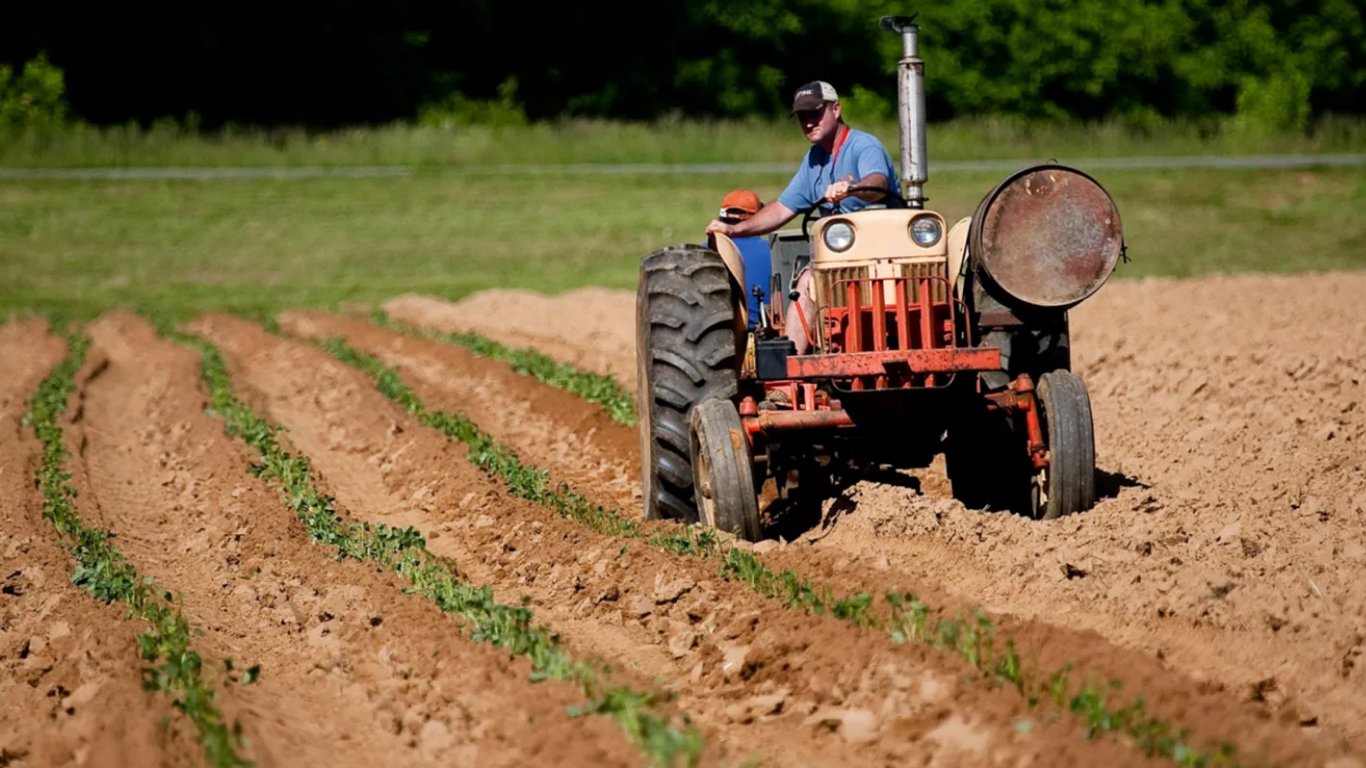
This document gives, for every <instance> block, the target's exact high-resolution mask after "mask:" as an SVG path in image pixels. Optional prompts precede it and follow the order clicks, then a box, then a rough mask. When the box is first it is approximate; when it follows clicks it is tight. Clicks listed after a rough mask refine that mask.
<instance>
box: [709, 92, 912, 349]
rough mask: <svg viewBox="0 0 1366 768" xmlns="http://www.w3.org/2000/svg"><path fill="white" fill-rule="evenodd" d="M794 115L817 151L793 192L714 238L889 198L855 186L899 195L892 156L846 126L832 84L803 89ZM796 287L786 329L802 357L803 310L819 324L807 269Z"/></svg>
mask: <svg viewBox="0 0 1366 768" xmlns="http://www.w3.org/2000/svg"><path fill="white" fill-rule="evenodd" d="M792 115H793V116H794V117H796V118H797V124H798V125H799V126H801V129H802V133H803V134H804V135H805V136H806V139H807V141H810V142H811V149H809V150H807V153H806V157H805V158H804V159H803V160H802V163H801V165H799V166H797V172H796V173H795V174H793V176H792V180H791V181H789V182H788V184H787V189H785V190H783V193H782V194H781V195H779V196H778V199H777V200H775V201H773V202H771V203H769V204H768V205H765V206H763V207H762V208H760V209H759V212H758V213H756V214H754V215H753V216H751V217H749V218H748V219H744V220H743V221H738V222H735V223H731V222H727V221H723V220H722V219H720V218H717V219H716V220H715V221H713V222H712V223H710V224H708V225H707V233H708V234H710V233H712V232H720V233H721V234H723V235H726V236H727V237H730V238H732V239H735V238H743V237H754V236H758V235H766V234H768V233H770V232H773V231H774V230H776V229H778V228H779V227H781V226H783V225H784V224H786V223H787V222H789V221H791V220H792V219H793V217H795V216H796V215H797V214H798V213H799V212H805V211H808V210H811V209H812V208H815V207H816V205H817V204H818V203H820V202H822V201H828V202H829V203H830V204H831V205H832V211H831V212H832V213H833V212H838V213H851V212H853V211H856V210H858V209H860V208H862V207H864V206H865V205H868V204H869V203H875V202H878V201H880V200H881V199H882V198H883V196H884V194H883V193H882V192H880V191H874V190H862V191H858V192H854V193H852V194H851V193H850V192H849V188H850V187H877V188H879V189H886V190H887V191H889V192H892V193H894V194H895V193H898V192H899V190H900V189H901V182H900V181H899V180H898V179H897V176H896V169H895V168H894V167H893V165H892V156H891V155H889V154H887V149H886V148H885V147H883V146H882V142H880V141H878V140H877V137H876V136H873V135H872V134H870V133H865V132H863V131H860V130H858V129H856V128H851V127H849V126H848V125H846V124H845V122H844V117H843V115H842V110H841V108H840V100H839V94H837V93H836V92H835V89H834V87H833V86H831V85H830V84H829V83H827V82H824V81H821V80H816V81H814V82H810V83H807V84H806V85H803V86H802V87H800V88H798V89H797V92H796V94H794V95H793V97H792ZM795 282H796V289H797V292H798V294H799V297H798V299H797V300H796V301H793V302H791V303H790V304H788V308H787V315H786V317H785V318H784V326H785V328H786V332H787V337H788V338H789V339H792V342H793V343H794V344H795V345H796V347H797V354H799V355H802V354H806V352H807V351H808V350H809V349H810V347H811V340H810V339H808V338H807V336H806V330H805V328H804V327H803V325H802V321H801V317H802V315H799V314H798V309H799V308H800V310H801V312H802V313H803V314H804V316H805V317H806V321H807V323H815V321H816V302H815V300H814V299H813V298H812V297H811V275H810V272H809V270H802V273H801V274H800V275H798V276H797V279H796V281H795Z"/></svg>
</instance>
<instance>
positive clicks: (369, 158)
mask: <svg viewBox="0 0 1366 768" xmlns="http://www.w3.org/2000/svg"><path fill="white" fill-rule="evenodd" d="M846 118H847V119H848V120H849V121H850V122H851V123H852V124H853V125H855V126H857V127H859V128H862V129H863V130H866V131H870V132H872V133H873V134H875V135H876V136H878V137H879V138H881V139H882V140H883V142H884V143H885V144H886V145H887V147H888V148H889V149H891V150H892V151H893V152H895V147H896V145H897V127H896V125H895V124H894V123H867V122H864V121H862V120H860V117H859V115H857V114H853V113H847V114H846ZM929 145H930V146H929V152H930V157H931V160H932V161H962V160H991V159H1039V158H1051V157H1059V156H1060V155H1065V156H1067V157H1069V158H1072V159H1074V160H1075V159H1077V158H1087V157H1117V156H1126V157H1127V156H1137V155H1207V154H1218V155H1251V154H1272V153H1291V154H1308V153H1327V152H1362V151H1366V120H1363V119H1359V118H1346V117H1333V116H1328V117H1325V118H1322V119H1320V120H1319V121H1318V122H1316V123H1315V124H1314V125H1313V126H1312V127H1311V129H1310V130H1309V131H1308V132H1306V133H1304V134H1299V133H1287V134H1283V135H1277V136H1263V135H1254V134H1248V133H1246V132H1245V131H1242V130H1240V129H1239V128H1238V126H1237V125H1236V124H1234V123H1231V122H1224V123H1198V124H1197V123H1181V122H1173V123H1164V124H1162V125H1158V126H1151V127H1148V128H1138V127H1134V126H1128V125H1123V124H1119V123H1103V124H1058V123H1029V122H1024V121H1020V120H1012V119H1007V118H979V119H964V120H958V121H954V122H951V123H944V124H933V125H931V126H930V129H929ZM806 147H807V144H806V140H805V139H803V138H802V135H801V133H800V132H799V131H798V130H797V129H796V126H795V125H794V124H793V123H791V122H788V121H777V122H775V121H758V120H752V121H725V122H705V123H704V122H697V121H664V122H657V123H609V122H602V121H591V120H576V121H567V122H561V123H544V124H533V125H528V126H505V127H493V126H448V127H438V126H411V125H392V126H383V127H376V128H357V129H353V130H343V131H331V132H324V133H310V132H305V131H302V130H293V129H277V130H269V131H263V130H247V129H239V130H235V129H228V130H224V131H219V132H216V133H212V134H198V133H192V132H188V131H186V130H184V129H182V128H180V127H178V126H176V125H175V124H174V123H162V124H159V125H156V126H154V127H152V128H151V129H148V130H142V129H139V128H137V127H136V126H132V127H126V128H122V127H114V128H92V127H88V126H74V127H72V128H71V129H69V130H66V131H62V132H58V133H50V132H43V133H6V132H3V131H0V168H81V167H119V166H159V167H167V166H176V167H184V166H258V167H261V166H266V167H282V166H357V165H397V166H438V167H445V166H450V165H500V164H509V163H510V164H521V163H538V164H540V163H548V164H561V163H711V162H727V163H732V162H754V163H763V162H779V163H787V162H793V163H795V162H796V158H798V157H800V156H801V154H802V153H803V152H805V151H806Z"/></svg>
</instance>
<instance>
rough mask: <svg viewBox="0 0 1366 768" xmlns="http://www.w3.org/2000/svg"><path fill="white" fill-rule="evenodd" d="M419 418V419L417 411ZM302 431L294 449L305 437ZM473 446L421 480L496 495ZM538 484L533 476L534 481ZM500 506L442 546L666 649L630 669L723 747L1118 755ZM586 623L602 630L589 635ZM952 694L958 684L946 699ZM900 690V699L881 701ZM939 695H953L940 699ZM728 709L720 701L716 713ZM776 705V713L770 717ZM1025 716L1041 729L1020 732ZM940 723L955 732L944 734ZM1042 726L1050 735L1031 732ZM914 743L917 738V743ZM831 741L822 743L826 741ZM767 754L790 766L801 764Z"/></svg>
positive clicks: (951, 668) (811, 622) (546, 605)
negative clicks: (653, 682)
mask: <svg viewBox="0 0 1366 768" xmlns="http://www.w3.org/2000/svg"><path fill="white" fill-rule="evenodd" d="M260 344H261V343H257V344H254V345H251V346H253V347H255V346H260ZM309 351H310V352H316V351H314V350H309ZM296 354H298V355H302V354H303V351H302V350H300V351H299V352H297V353H296ZM316 365H317V366H318V367H322V364H321V363H317V364H316ZM344 378H345V380H346V381H347V382H348V383H347V385H346V387H347V391H346V392H345V393H344V395H343V396H344V397H345V398H346V399H347V400H348V401H350V402H353V403H358V402H364V401H365V395H364V394H362V393H361V392H356V391H351V390H350V387H351V386H352V384H351V383H350V382H352V381H354V378H353V377H351V376H347V377H344ZM340 386H341V385H340V383H333V384H332V387H331V388H332V389H333V390H334V391H336V390H337V389H338V388H339V387H340ZM370 394H371V395H372V396H373V395H374V394H375V393H373V392H371V393H370ZM377 407H378V406H370V407H367V410H369V409H370V408H377ZM282 410H284V408H282ZM408 410H410V411H418V410H420V409H418V408H414V407H413V406H411V405H410V406H409V407H408ZM326 411H327V409H323V412H326ZM338 420H341V419H340V418H339V419H338ZM409 429H410V428H409V427H406V426H405V427H403V429H402V434H404V435H405V436H407V435H409V434H410V433H409ZM317 431H319V432H326V431H327V430H325V429H323V430H317ZM297 432H298V430H297V429H296V430H294V433H295V435H294V436H295V439H299V437H300V436H299V435H298V434H297ZM419 440H420V441H421V442H423V443H427V444H429V445H430V440H429V439H428V438H425V437H420V436H416V435H414V436H412V437H405V438H404V442H405V446H404V448H403V450H404V451H406V452H409V453H411V452H412V451H413V448H412V447H411V446H412V445H413V444H416V443H417V442H418V441H419ZM409 441H411V442H409ZM460 448H461V446H460V445H456V446H446V445H442V444H437V445H432V446H431V447H430V448H428V449H426V450H429V451H439V452H440V453H442V454H444V455H446V456H450V458H432V459H424V457H425V456H426V451H424V452H423V453H419V454H415V455H414V461H420V464H421V465H428V464H440V465H441V466H440V470H439V471H438V472H434V473H424V475H425V476H426V477H428V478H430V479H428V480H427V482H428V483H433V482H439V481H440V480H439V479H438V478H439V477H442V476H444V477H450V476H452V475H459V476H460V477H461V479H462V481H463V483H462V484H468V485H484V486H485V487H487V482H488V481H487V480H486V479H484V478H481V477H480V476H479V475H478V474H474V475H473V476H470V475H469V473H468V470H462V469H461V467H460V466H452V465H451V464H450V462H451V460H452V459H456V460H459V459H460V458H462V457H461V456H460V455H459V454H460V452H461V451H460ZM452 451H454V452H455V455H453V456H452V455H451V452H452ZM372 463H373V460H372ZM466 477H468V479H465V478H466ZM542 481H543V479H542ZM536 482H537V481H536V480H535V479H534V478H533V480H532V484H533V485H536ZM429 487H430V486H429ZM538 487H539V486H538ZM523 490H526V489H525V488H524V489H523ZM490 492H493V491H487V492H484V493H490ZM501 506H503V507H508V506H511V507H514V508H516V509H515V514H512V515H502V516H495V515H492V514H489V511H488V510H487V509H474V510H468V509H467V510H466V511H465V513H464V516H465V518H466V519H465V521H464V522H463V524H457V525H451V526H448V527H447V528H446V529H443V530H442V531H441V537H440V539H438V540H437V541H436V542H435V545H440V544H441V543H442V542H445V543H446V546H462V545H461V543H460V542H459V541H457V540H456V539H466V540H471V541H472V542H473V545H463V546H472V548H473V550H474V551H476V552H479V551H489V550H492V554H493V561H492V566H493V568H494V569H498V570H502V571H508V570H511V571H512V577H513V578H514V579H520V580H521V581H522V582H523V586H521V588H523V589H525V590H527V591H528V592H529V593H530V594H531V597H532V600H533V604H534V605H536V606H537V608H538V610H541V611H545V612H546V615H548V616H551V617H552V622H553V623H554V625H555V626H556V627H557V629H560V630H561V631H562V632H564V633H565V635H566V636H567V637H568V638H569V639H570V640H571V642H580V643H595V642H596V643H598V644H599V647H608V644H607V642H606V641H604V640H602V639H595V634H596V635H597V636H602V637H609V638H610V637H611V636H613V635H616V636H623V635H624V636H625V637H626V638H628V640H627V641H625V642H622V641H617V642H615V643H613V645H615V646H616V647H617V648H619V649H620V650H619V651H618V653H619V654H628V653H630V647H631V646H632V645H639V646H645V647H648V645H647V644H651V645H654V646H655V647H656V648H658V647H659V646H660V645H663V646H665V648H664V649H661V650H666V651H667V654H668V656H672V657H673V661H672V664H665V665H662V666H661V665H660V663H659V662H660V659H659V657H660V656H663V655H664V654H660V653H656V654H653V655H654V658H653V659H652V658H650V657H648V656H646V655H645V654H642V653H640V652H636V653H634V654H633V655H631V656H628V657H627V658H628V659H629V663H632V664H635V665H637V666H640V667H642V668H647V669H650V670H652V671H653V673H654V674H656V675H657V676H660V677H664V678H666V679H671V680H673V681H674V685H676V686H677V687H678V690H679V692H680V697H681V701H682V702H683V704H684V706H685V707H686V708H687V709H688V711H689V712H691V713H693V714H694V715H696V716H697V717H698V718H699V720H700V721H702V722H703V723H704V724H707V725H712V726H713V727H718V728H721V729H722V730H721V732H720V738H721V739H723V740H729V741H731V742H733V743H748V744H751V745H758V746H756V749H762V748H763V747H764V746H765V745H771V744H772V743H773V741H774V740H775V739H773V738H762V739H761V738H756V736H755V735H746V736H745V737H744V738H740V737H737V736H736V735H734V731H735V730H737V726H744V727H743V728H740V729H739V730H754V731H757V732H759V733H764V732H766V731H767V732H770V733H771V732H774V731H775V729H776V727H777V726H780V725H785V726H786V727H788V728H792V727H793V726H795V727H796V728H795V730H796V733H797V735H804V736H805V737H806V738H807V739H810V738H811V737H812V736H817V737H821V736H824V734H823V733H822V731H824V730H827V729H830V730H834V731H835V735H836V736H837V737H838V738H836V739H835V740H834V741H835V742H836V746H839V744H838V742H839V741H841V740H842V741H843V742H844V744H843V745H842V746H843V747H844V748H845V749H849V748H851V747H856V748H857V749H856V754H859V755H862V756H863V757H862V759H864V760H867V759H870V758H871V759H873V760H875V761H876V760H881V759H889V760H896V759H903V758H908V759H909V758H910V757H912V756H916V755H926V754H928V755H931V756H932V755H936V754H939V751H942V752H943V753H944V754H954V753H955V750H959V749H961V748H962V747H963V744H961V743H947V744H946V743H944V742H942V741H939V740H937V738H930V739H927V738H924V737H925V736H926V734H930V733H934V734H935V735H936V737H939V736H943V735H944V734H945V733H947V732H949V731H952V730H954V729H956V728H957V727H958V726H960V725H963V724H965V723H971V724H973V725H972V726H971V728H972V729H974V730H984V731H985V732H986V734H988V735H987V736H986V738H985V739H984V740H982V741H981V742H979V744H978V746H981V747H982V748H984V749H990V750H991V751H992V753H993V754H996V753H997V752H996V751H997V750H998V749H999V750H1005V753H1013V754H1016V755H1017V756H1018V755H1019V754H1022V753H1023V754H1033V752H1032V750H1034V749H1036V748H1038V747H1039V746H1040V745H1041V744H1048V745H1049V746H1048V747H1047V749H1048V750H1050V751H1051V752H1056V753H1057V754H1060V755H1064V756H1065V755H1073V756H1075V759H1078V760H1080V761H1081V762H1086V761H1087V760H1090V759H1092V758H1091V757H1082V756H1081V755H1082V754H1088V753H1091V752H1092V751H1094V750H1101V751H1106V750H1114V749H1119V747H1118V745H1116V744H1114V743H1112V742H1109V741H1108V740H1100V741H1096V742H1085V741H1080V740H1077V739H1075V738H1074V737H1073V736H1072V734H1071V733H1070V727H1069V726H1058V725H1056V724H1053V723H1045V722H1043V721H1041V720H1036V719H1034V718H1029V717H1028V716H1027V714H1026V713H1024V712H1023V711H1022V710H1023V707H1022V705H1021V703H1020V699H1019V698H1018V694H1017V693H1015V691H1013V690H1006V689H1001V688H995V689H991V688H987V689H983V688H982V687H981V686H980V685H975V684H973V683H971V682H969V681H968V680H967V679H965V678H964V676H965V675H968V676H969V677H971V676H972V675H971V670H970V668H968V667H967V666H966V665H965V664H963V663H962V662H960V661H959V660H957V659H955V658H952V657H947V656H945V655H942V654H937V653H934V652H933V651H931V650H930V649H929V648H927V647H925V646H919V645H916V646H907V647H905V648H900V649H898V648H894V647H891V646H889V644H888V643H886V642H885V640H884V639H881V638H879V637H878V636H877V635H876V634H874V633H871V632H868V631H866V630H862V629H859V628H858V627H853V626H849V625H848V624H845V623H842V622H840V621H839V620H837V619H835V618H833V617H831V616H828V615H820V614H816V615H807V614H804V613H803V612H801V611H790V610H787V609H785V608H784V607H783V606H782V605H781V604H780V603H776V602H773V601H770V600H769V599H767V598H765V597H764V595H762V594H759V593H756V592H753V591H750V590H748V589H745V588H744V587H743V586H742V585H741V584H739V583H737V581H735V580H732V579H727V578H719V577H718V573H717V569H718V565H719V563H710V564H709V563H707V562H705V561H701V560H695V559H688V558H684V559H679V558H675V557H673V556H672V555H671V554H670V553H668V552H664V551H660V550H658V549H654V548H650V547H647V546H645V542H643V541H638V542H632V541H631V540H629V539H620V538H615V537H612V536H603V535H601V534H596V533H595V532H594V531H592V530H589V529H585V528H579V527H576V526H573V525H570V524H568V521H566V520H564V519H562V518H559V517H557V516H555V515H551V514H547V510H546V509H544V508H540V507H529V508H528V507H527V506H526V505H524V504H519V503H518V502H516V500H506V501H504V502H503V504H502V505H501ZM453 511H454V510H453ZM471 518H472V519H473V522H474V526H473V528H474V530H473V531H471V530H470V528H471V526H470V525H469V521H470V519H471ZM528 521H530V530H527V528H528ZM480 531H485V533H482V534H481V533H479V532H480ZM484 542H487V543H484ZM528 542H529V543H528ZM521 553H526V554H521ZM500 555H501V557H500ZM604 559H605V560H606V562H604ZM519 561H521V562H519ZM613 561H615V562H613ZM486 562H487V560H486ZM573 566H577V568H574V567H573ZM496 572H497V571H495V573H496ZM504 578H506V577H504ZM576 614H577V615H579V616H585V617H588V618H590V619H595V620H596V623H595V624H594V625H589V626H586V627H583V628H580V627H576V626H575V624H574V619H575V616H576ZM559 616H564V617H565V619H564V620H563V621H561V620H560V619H559ZM737 620H738V621H739V623H740V626H738V627H737V626H736V623H737ZM613 625H615V626H613ZM750 627H752V628H750ZM590 630H591V632H590ZM608 652H611V649H610V647H608ZM646 665H649V666H646ZM737 675H738V676H737ZM921 683H924V685H921ZM941 683H942V684H944V685H946V686H948V687H947V688H941V687H940V684H941ZM889 692H890V699H889V700H888V702H885V703H884V702H883V701H882V700H883V699H884V698H886V697H887V695H888V694H889ZM941 694H946V695H944V696H943V697H942V698H941V697H940V696H941ZM926 696H929V697H930V698H929V700H928V701H927V700H925V697H926ZM717 698H720V699H721V701H720V702H716V701H715V699H717ZM764 707H773V708H775V709H774V710H770V711H765V710H764ZM718 710H719V711H718ZM775 715H776V716H775ZM1021 716H1023V717H1024V718H1025V719H1026V720H1028V724H1027V725H1025V726H1021V727H1018V728H1017V726H1019V722H1018V720H1019V718H1020V717H1021ZM859 722H868V723H870V724H871V725H872V726H873V728H872V730H871V731H866V732H864V734H863V735H859V725H858V723H859ZM940 726H942V727H943V728H944V730H943V731H940V730H938V729H939V727H940ZM1034 726H1037V729H1035V730H1026V729H1030V728H1033V727H1034ZM907 737H910V738H911V741H910V742H907V741H905V739H907ZM782 739H783V742H784V744H785V746H786V748H787V749H788V750H791V749H792V748H793V747H794V746H797V745H798V742H796V741H794V740H793V739H792V737H791V736H784V737H782ZM865 739H866V743H862V742H864V740H865ZM821 741H822V739H820V738H818V739H817V744H820V742H821ZM988 745H993V746H990V747H988ZM768 748H769V749H772V748H773V747H772V746H768ZM925 750H928V752H926V751H925ZM1018 750H1022V751H1023V752H1020V751H1018ZM826 754H827V756H826V757H823V758H821V759H819V760H817V762H822V763H824V762H829V761H831V760H832V759H847V757H840V753H839V752H835V753H826ZM1118 754H1120V755H1122V757H1114V758H1113V759H1120V760H1123V761H1129V762H1133V761H1138V760H1142V757H1141V756H1139V755H1135V754H1132V753H1128V752H1123V751H1121V752H1119V753H1118ZM777 755H782V753H777ZM764 756H765V757H767V758H769V759H776V760H778V761H779V762H790V761H791V757H790V756H783V757H778V756H775V755H774V754H767V755H764ZM940 757H943V755H940ZM977 759H979V760H980V759H982V758H981V756H980V755H979V756H978V757H977ZM1063 759H1064V761H1066V760H1067V759H1071V758H1066V757H1064V758H1063ZM1107 759H1108V758H1107Z"/></svg>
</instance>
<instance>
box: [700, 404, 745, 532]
mask: <svg viewBox="0 0 1366 768" xmlns="http://www.w3.org/2000/svg"><path fill="white" fill-rule="evenodd" d="M689 437H690V438H691V440H690V442H691V444H692V451H691V458H692V467H693V488H694V490H695V493H696V498H697V512H698V516H699V517H700V518H701V520H702V523H703V524H704V525H708V526H711V527H712V528H716V529H718V530H722V531H728V532H730V533H733V534H735V535H737V536H739V537H740V538H743V539H745V540H747V541H758V540H759V537H760V536H761V535H762V531H761V530H760V526H759V499H758V495H757V494H756V493H755V492H754V471H753V469H752V467H751V465H750V459H749V441H748V440H747V439H746V438H745V429H744V427H743V426H742V425H741V423H740V414H739V412H737V411H736V410H735V404H734V403H732V402H731V401H729V400H708V401H706V402H704V403H700V404H699V405H698V406H697V407H696V408H694V409H693V412H692V418H691V420H690V422H689Z"/></svg>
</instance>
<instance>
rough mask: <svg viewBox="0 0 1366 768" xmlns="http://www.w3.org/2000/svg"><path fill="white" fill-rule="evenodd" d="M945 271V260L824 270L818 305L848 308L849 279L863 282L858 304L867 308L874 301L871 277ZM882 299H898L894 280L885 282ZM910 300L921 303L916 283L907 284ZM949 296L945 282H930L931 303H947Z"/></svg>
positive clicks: (929, 274) (935, 274) (932, 274)
mask: <svg viewBox="0 0 1366 768" xmlns="http://www.w3.org/2000/svg"><path fill="white" fill-rule="evenodd" d="M944 271H945V260H944V259H927V260H923V261H911V262H895V263H876V264H857V265H854V266H840V267H833V268H830V269H825V268H822V269H820V270H819V272H818V277H817V280H816V282H817V283H818V285H819V288H818V292H817V296H816V302H817V303H818V304H819V305H820V306H822V307H846V306H848V305H849V299H848V285H849V284H848V282H846V281H849V280H858V281H860V285H859V303H860V304H862V305H864V306H867V305H869V304H871V303H872V302H873V290H874V287H873V286H874V283H873V282H872V281H871V280H869V278H874V277H877V278H891V277H909V278H917V277H943V276H944ZM882 286H883V300H884V301H886V302H887V304H889V305H890V304H891V303H892V302H893V301H895V300H896V296H895V294H894V293H893V288H892V281H890V280H888V281H885V282H884V283H882ZM906 288H907V296H906V299H907V301H911V302H916V301H919V300H920V285H919V283H918V282H917V281H915V280H910V281H909V282H908V283H907V286H906ZM947 297H948V285H947V283H945V282H944V281H943V280H935V281H932V282H931V283H930V300H931V301H945V300H946V299H947Z"/></svg>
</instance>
